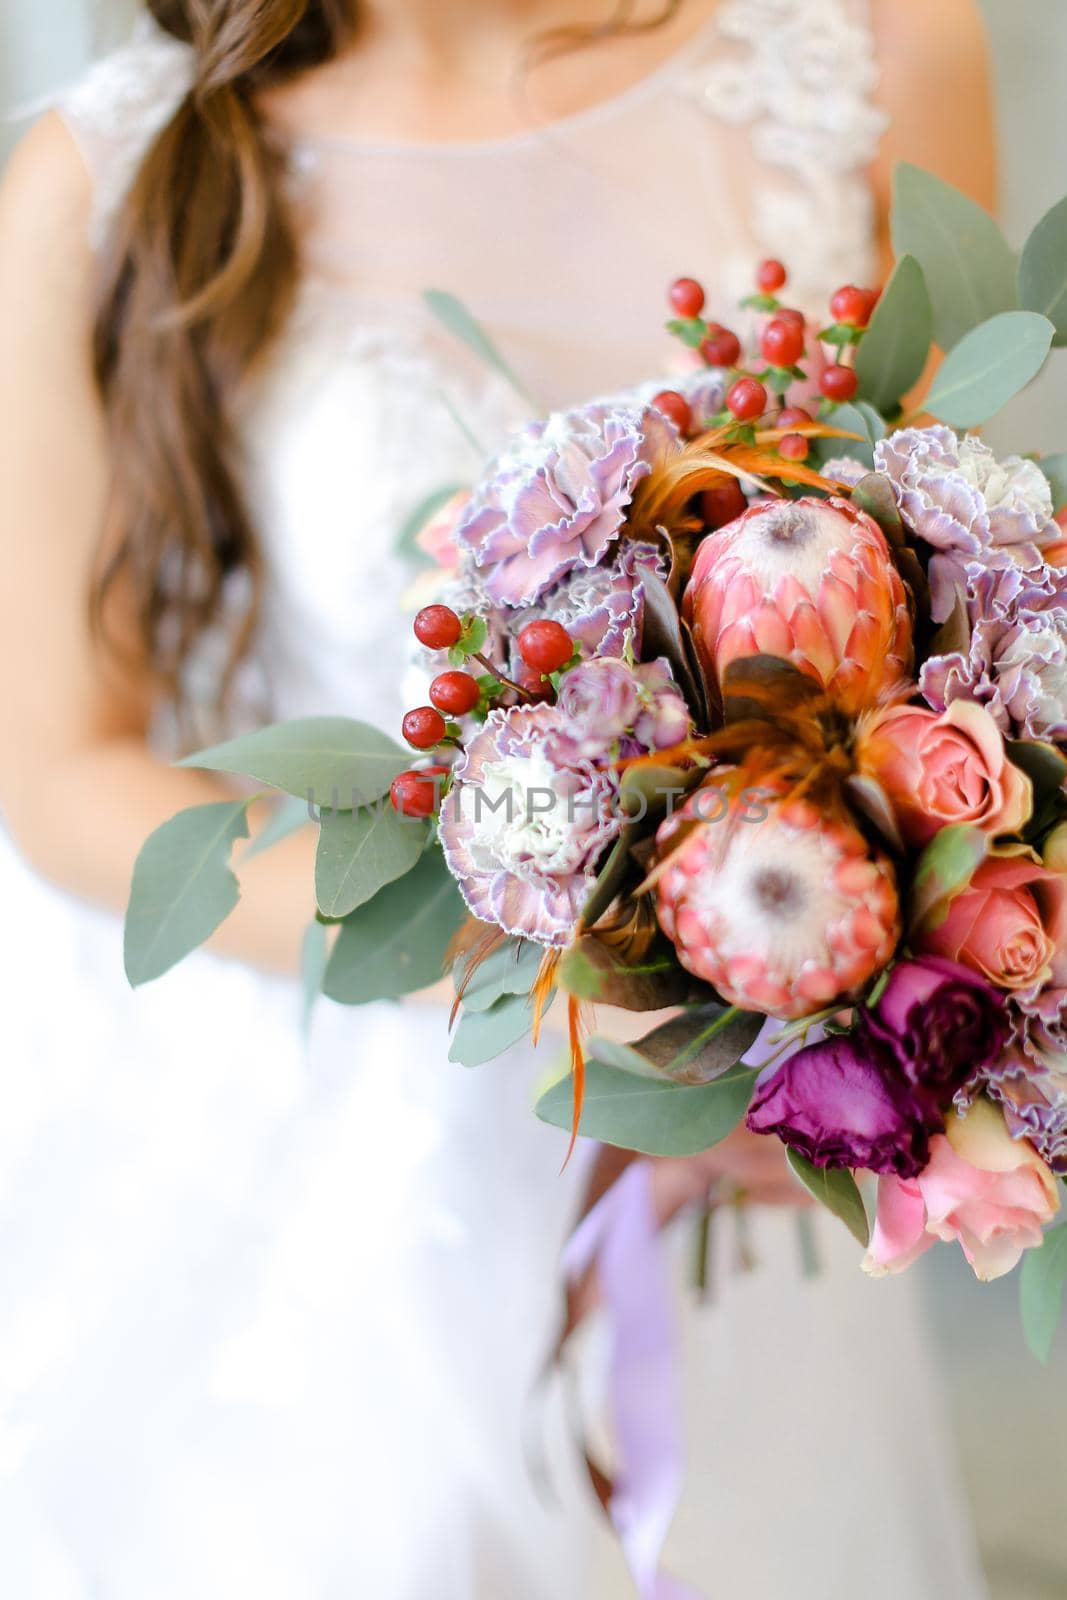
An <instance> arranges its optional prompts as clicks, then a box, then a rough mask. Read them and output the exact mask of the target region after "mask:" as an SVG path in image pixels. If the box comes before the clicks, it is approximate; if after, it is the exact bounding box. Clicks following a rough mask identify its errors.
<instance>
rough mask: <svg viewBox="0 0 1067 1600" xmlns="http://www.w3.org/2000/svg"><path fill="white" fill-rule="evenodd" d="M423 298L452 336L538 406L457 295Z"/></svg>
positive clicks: (437, 292) (433, 292) (427, 293)
mask: <svg viewBox="0 0 1067 1600" xmlns="http://www.w3.org/2000/svg"><path fill="white" fill-rule="evenodd" d="M422 298H423V300H424V301H425V303H426V305H427V306H428V307H429V309H430V310H431V311H432V312H433V314H434V316H435V317H436V318H437V320H438V322H440V323H441V325H442V326H443V327H445V328H447V329H448V331H449V333H451V334H452V335H453V336H454V337H455V338H457V339H459V340H460V341H461V343H463V344H465V345H466V346H467V349H468V350H473V351H474V354H475V355H476V356H477V357H478V358H479V360H480V361H484V362H485V365H486V366H487V367H491V368H492V370H493V371H494V372H498V373H499V374H500V376H501V377H502V378H503V379H505V381H506V382H507V383H510V385H511V387H512V388H513V389H514V390H515V393H516V394H518V395H521V396H522V398H523V399H524V400H528V401H529V402H530V404H531V405H534V404H535V402H534V400H533V397H532V396H531V394H530V392H529V390H528V389H526V388H525V387H524V385H523V384H522V383H521V382H520V381H519V379H518V378H517V377H516V376H515V373H514V372H513V371H512V370H511V368H510V367H509V366H508V364H507V362H506V361H505V360H504V357H503V356H502V355H501V354H500V351H499V350H498V349H497V347H496V345H495V344H494V343H493V341H492V339H490V337H489V335H488V334H487V333H486V331H485V329H484V328H483V327H482V325H481V323H480V322H479V321H478V320H477V319H476V318H475V317H473V316H472V315H471V313H470V312H469V311H468V310H467V307H466V306H465V305H464V304H463V301H462V300H460V299H459V297H458V296H457V295H454V294H450V293H449V291H448V290H447V289H424V290H423V295H422Z"/></svg>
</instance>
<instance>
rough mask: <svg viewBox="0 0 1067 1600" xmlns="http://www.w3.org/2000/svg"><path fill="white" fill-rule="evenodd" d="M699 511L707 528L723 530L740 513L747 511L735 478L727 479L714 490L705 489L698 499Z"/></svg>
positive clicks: (746, 504)
mask: <svg viewBox="0 0 1067 1600" xmlns="http://www.w3.org/2000/svg"><path fill="white" fill-rule="evenodd" d="M700 510H701V514H702V515H703V518H704V524H705V526H706V527H708V528H725V526H726V524H727V523H728V522H733V521H734V519H735V517H739V516H740V515H741V513H742V511H747V510H748V501H747V500H746V499H745V497H744V494H743V493H742V491H741V485H740V484H739V483H738V481H737V479H736V478H729V479H727V480H726V481H725V482H724V483H721V484H719V485H718V486H717V487H716V488H714V489H705V490H704V493H703V494H702V495H701V497H700Z"/></svg>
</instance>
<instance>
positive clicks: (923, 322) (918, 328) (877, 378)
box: [856, 255, 933, 414]
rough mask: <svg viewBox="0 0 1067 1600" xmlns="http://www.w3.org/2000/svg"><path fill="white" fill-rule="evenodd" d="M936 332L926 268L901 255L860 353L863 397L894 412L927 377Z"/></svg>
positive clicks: (858, 373) (884, 410)
mask: <svg viewBox="0 0 1067 1600" xmlns="http://www.w3.org/2000/svg"><path fill="white" fill-rule="evenodd" d="M932 332H933V308H932V307H931V305H930V295H929V293H928V291H927V288H926V280H925V278H924V277H923V273H922V268H921V267H920V265H919V263H918V262H917V261H916V259H915V257H914V256H909V255H902V256H901V258H900V260H899V261H898V262H897V264H896V266H895V267H894V268H893V272H892V275H891V276H890V279H889V282H888V283H887V284H886V286H885V290H884V292H883V294H882V297H881V299H880V300H879V302H878V304H877V306H876V307H875V309H874V314H873V316H872V317H871V320H870V324H869V326H868V328H867V331H866V333H865V334H864V335H863V338H862V339H861V341H860V345H859V349H858V350H857V352H856V376H857V377H858V379H859V385H860V386H859V394H860V398H861V399H863V400H867V401H869V402H870V403H871V405H873V406H875V407H876V408H877V410H878V411H880V412H882V413H883V414H888V413H890V412H893V411H895V410H896V408H897V406H898V405H899V404H900V400H901V397H902V396H903V395H905V394H907V392H908V390H909V389H911V388H913V387H914V385H915V384H916V383H918V381H919V379H920V378H921V377H922V375H923V369H924V368H925V366H926V359H927V357H928V355H929V354H930V339H931V336H932Z"/></svg>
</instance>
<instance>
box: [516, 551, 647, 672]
mask: <svg viewBox="0 0 1067 1600" xmlns="http://www.w3.org/2000/svg"><path fill="white" fill-rule="evenodd" d="M646 572H650V573H653V574H654V575H655V576H657V577H665V576H666V562H665V560H664V557H663V555H662V553H661V551H660V550H659V549H658V548H657V547H656V546H655V545H653V544H644V543H641V542H639V541H629V540H627V541H626V542H624V543H621V544H620V545H619V547H618V554H617V555H616V556H615V557H614V559H612V560H611V561H606V562H604V563H603V565H601V566H599V567H577V568H575V569H574V571H573V572H569V573H568V574H567V575H566V577H564V578H562V579H561V580H560V582H559V583H558V584H556V585H555V586H554V588H552V589H550V590H549V591H548V593H547V594H544V595H542V597H541V599H540V600H538V601H537V602H536V604H535V605H533V606H531V607H529V608H528V609H526V610H523V611H521V612H518V613H514V614H513V615H512V622H513V629H514V631H515V633H517V632H518V630H519V629H520V628H524V627H525V626H526V624H527V623H528V622H533V621H535V620H537V619H539V618H541V617H547V618H549V619H550V620H551V621H552V622H559V623H561V624H562V626H563V627H564V628H566V630H567V632H568V633H569V634H570V636H571V638H572V639H573V640H574V642H575V644H576V645H577V646H578V648H579V649H580V650H581V651H582V654H583V655H585V656H621V655H622V654H623V653H624V652H625V650H626V649H627V646H629V648H630V649H631V650H633V651H634V652H635V653H639V652H640V648H641V626H642V622H643V617H644V599H645V593H644V588H643V587H642V583H641V579H642V577H643V575H644V574H645V573H646ZM511 670H512V676H516V675H517V674H518V672H519V660H518V651H517V647H516V646H514V645H513V647H512V658H511Z"/></svg>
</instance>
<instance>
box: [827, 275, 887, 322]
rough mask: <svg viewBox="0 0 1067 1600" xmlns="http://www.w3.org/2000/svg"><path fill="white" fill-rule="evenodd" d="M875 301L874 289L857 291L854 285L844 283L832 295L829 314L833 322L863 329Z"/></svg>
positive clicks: (875, 292)
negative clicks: (842, 286)
mask: <svg viewBox="0 0 1067 1600" xmlns="http://www.w3.org/2000/svg"><path fill="white" fill-rule="evenodd" d="M877 299H878V291H877V290H876V289H857V288H856V286H855V284H853V283H846V284H845V286H844V288H842V289H838V290H837V292H836V294H834V295H833V297H832V299H831V301H830V314H831V316H832V317H833V318H834V321H835V322H845V323H847V324H848V326H849V327H850V328H865V327H866V326H867V324H868V322H869V321H870V320H871V312H872V311H873V310H874V307H875V302H876V301H877Z"/></svg>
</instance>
